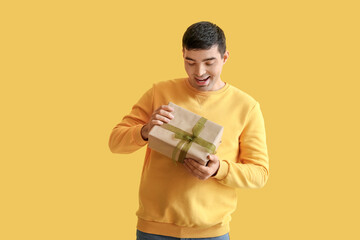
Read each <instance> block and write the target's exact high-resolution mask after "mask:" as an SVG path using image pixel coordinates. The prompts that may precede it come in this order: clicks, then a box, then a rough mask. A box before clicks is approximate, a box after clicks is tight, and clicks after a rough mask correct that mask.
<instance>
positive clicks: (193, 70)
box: [183, 45, 229, 91]
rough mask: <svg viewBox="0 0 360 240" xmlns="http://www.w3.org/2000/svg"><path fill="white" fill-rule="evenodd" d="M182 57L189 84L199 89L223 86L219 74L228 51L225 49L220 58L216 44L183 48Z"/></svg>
mask: <svg viewBox="0 0 360 240" xmlns="http://www.w3.org/2000/svg"><path fill="white" fill-rule="evenodd" d="M183 57H184V62H185V70H186V73H187V74H188V76H189V83H190V84H191V86H193V87H194V88H196V89H197V90H199V91H214V90H218V89H220V88H222V87H223V86H224V83H223V82H222V81H221V79H220V74H221V71H222V67H223V65H224V64H225V62H226V60H227V59H228V57H229V52H227V51H226V52H225V54H224V56H223V58H221V55H220V52H219V50H218V46H217V45H214V46H212V47H211V48H210V49H196V50H187V49H186V48H184V49H183Z"/></svg>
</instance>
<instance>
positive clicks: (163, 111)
mask: <svg viewBox="0 0 360 240" xmlns="http://www.w3.org/2000/svg"><path fill="white" fill-rule="evenodd" d="M159 113H160V115H162V116H164V117H167V118H169V119H173V118H174V115H172V114H171V113H170V112H168V111H166V110H164V109H161V110H160V111H159Z"/></svg>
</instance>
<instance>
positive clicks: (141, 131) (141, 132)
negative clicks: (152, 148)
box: [140, 124, 149, 141]
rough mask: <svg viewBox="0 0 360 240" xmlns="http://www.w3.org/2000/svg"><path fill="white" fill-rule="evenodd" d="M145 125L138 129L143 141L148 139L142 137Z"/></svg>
mask: <svg viewBox="0 0 360 240" xmlns="http://www.w3.org/2000/svg"><path fill="white" fill-rule="evenodd" d="M145 126H146V124H145V125H144V126H142V128H141V130H140V135H141V137H142V139H143V140H144V141H148V140H149V139H148V138H145V137H144V134H143V129H144V127H145Z"/></svg>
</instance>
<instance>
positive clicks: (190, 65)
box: [187, 62, 195, 66]
mask: <svg viewBox="0 0 360 240" xmlns="http://www.w3.org/2000/svg"><path fill="white" fill-rule="evenodd" d="M187 64H189V65H190V66H192V65H195V63H189V62H188V63H187Z"/></svg>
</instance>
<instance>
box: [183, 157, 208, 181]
mask: <svg viewBox="0 0 360 240" xmlns="http://www.w3.org/2000/svg"><path fill="white" fill-rule="evenodd" d="M185 163H187V165H188V167H189V168H190V169H191V171H192V172H193V173H195V175H197V176H199V177H204V176H205V175H207V169H204V167H203V166H202V165H200V164H199V163H197V162H196V161H195V160H192V159H186V160H185Z"/></svg>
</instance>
